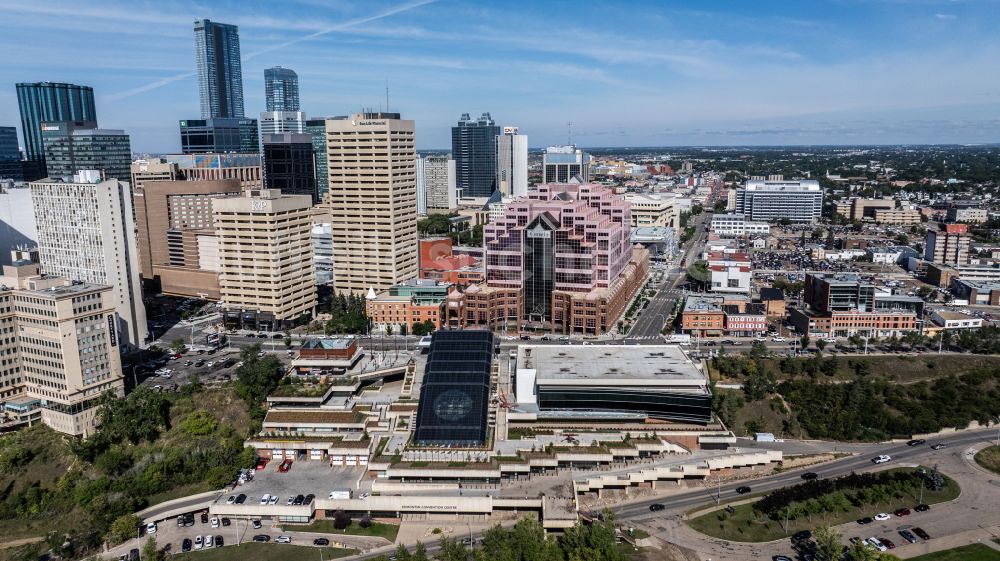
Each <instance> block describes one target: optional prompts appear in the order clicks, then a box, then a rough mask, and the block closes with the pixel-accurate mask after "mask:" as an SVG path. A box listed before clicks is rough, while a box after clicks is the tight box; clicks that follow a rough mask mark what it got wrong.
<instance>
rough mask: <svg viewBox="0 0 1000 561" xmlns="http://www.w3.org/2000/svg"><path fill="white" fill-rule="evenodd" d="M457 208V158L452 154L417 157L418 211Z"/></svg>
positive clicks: (423, 212) (425, 211) (422, 212)
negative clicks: (454, 158) (453, 157)
mask: <svg viewBox="0 0 1000 561" xmlns="http://www.w3.org/2000/svg"><path fill="white" fill-rule="evenodd" d="M421 200H423V203H421V202H420V201H421ZM456 208H458V187H457V185H456V183H455V160H453V159H451V157H450V156H424V157H423V158H417V212H419V213H421V214H426V213H427V211H428V210H438V211H441V210H454V209H456ZM421 209H422V210H421Z"/></svg>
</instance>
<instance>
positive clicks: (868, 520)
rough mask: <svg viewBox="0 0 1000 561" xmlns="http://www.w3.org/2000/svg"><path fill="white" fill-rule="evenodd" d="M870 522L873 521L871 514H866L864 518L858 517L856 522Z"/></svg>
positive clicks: (864, 523) (862, 523)
mask: <svg viewBox="0 0 1000 561" xmlns="http://www.w3.org/2000/svg"><path fill="white" fill-rule="evenodd" d="M872 522H874V520H872V518H871V516H866V517H864V518H860V519H858V524H861V525H862V526H864V525H866V524H871V523H872Z"/></svg>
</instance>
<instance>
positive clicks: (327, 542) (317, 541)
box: [313, 538, 330, 545]
mask: <svg viewBox="0 0 1000 561" xmlns="http://www.w3.org/2000/svg"><path fill="white" fill-rule="evenodd" d="M313 545H330V540H328V539H326V538H316V539H314V540H313Z"/></svg>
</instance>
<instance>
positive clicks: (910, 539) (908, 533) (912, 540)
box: [899, 530, 920, 543]
mask: <svg viewBox="0 0 1000 561" xmlns="http://www.w3.org/2000/svg"><path fill="white" fill-rule="evenodd" d="M899 535H900V536H903V539H904V540H906V541H908V542H910V543H917V542H918V541H920V540H918V539H917V536H914V535H913V532H911V531H909V530H900V531H899Z"/></svg>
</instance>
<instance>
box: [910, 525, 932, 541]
mask: <svg viewBox="0 0 1000 561" xmlns="http://www.w3.org/2000/svg"><path fill="white" fill-rule="evenodd" d="M913 533H914V534H916V535H917V536H919V537H920V539H922V540H929V539H931V536H930V534H928V533H927V532H925V531H924V529H923V528H914V529H913Z"/></svg>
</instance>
